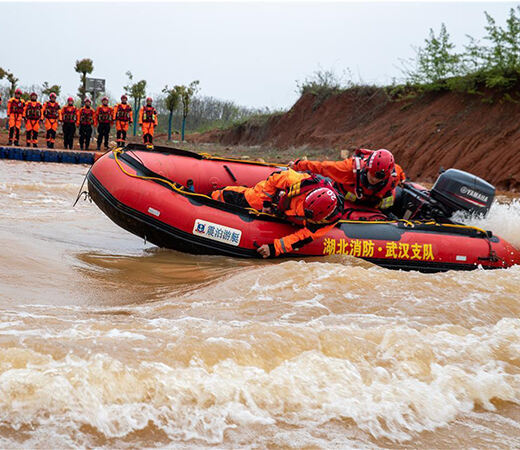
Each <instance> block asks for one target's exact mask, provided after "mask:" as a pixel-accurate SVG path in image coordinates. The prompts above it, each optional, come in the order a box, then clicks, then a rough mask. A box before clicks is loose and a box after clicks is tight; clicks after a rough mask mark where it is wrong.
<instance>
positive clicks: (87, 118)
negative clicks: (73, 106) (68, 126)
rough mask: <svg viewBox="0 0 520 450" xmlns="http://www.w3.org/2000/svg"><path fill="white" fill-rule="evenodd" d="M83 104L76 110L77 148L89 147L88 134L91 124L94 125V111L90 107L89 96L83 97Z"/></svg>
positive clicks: (89, 133)
mask: <svg viewBox="0 0 520 450" xmlns="http://www.w3.org/2000/svg"><path fill="white" fill-rule="evenodd" d="M84 103H85V106H83V108H81V109H80V110H79V112H78V121H77V122H76V125H77V126H78V127H79V148H80V149H81V150H83V149H85V150H88V149H89V145H90V136H92V126H96V125H97V122H96V112H95V111H94V109H93V108H92V107H91V105H92V102H91V101H90V99H89V98H86V99H85V102H84Z"/></svg>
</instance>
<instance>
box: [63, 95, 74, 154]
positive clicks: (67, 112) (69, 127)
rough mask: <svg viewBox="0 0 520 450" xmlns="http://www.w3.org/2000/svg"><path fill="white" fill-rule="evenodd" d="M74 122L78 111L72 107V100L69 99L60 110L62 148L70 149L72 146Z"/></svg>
mask: <svg viewBox="0 0 520 450" xmlns="http://www.w3.org/2000/svg"><path fill="white" fill-rule="evenodd" d="M76 120H78V110H77V108H76V107H75V106H74V99H73V98H72V97H69V98H68V99H67V104H66V105H65V106H64V107H63V108H61V111H60V121H61V123H62V125H61V127H62V129H63V146H64V147H65V148H68V149H71V150H72V147H73V146H74V134H75V133H76Z"/></svg>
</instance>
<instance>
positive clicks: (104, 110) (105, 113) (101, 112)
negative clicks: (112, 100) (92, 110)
mask: <svg viewBox="0 0 520 450" xmlns="http://www.w3.org/2000/svg"><path fill="white" fill-rule="evenodd" d="M111 110H112V108H110V107H109V106H99V107H98V122H99V123H110V122H111V121H112V114H111V112H112V111H111Z"/></svg>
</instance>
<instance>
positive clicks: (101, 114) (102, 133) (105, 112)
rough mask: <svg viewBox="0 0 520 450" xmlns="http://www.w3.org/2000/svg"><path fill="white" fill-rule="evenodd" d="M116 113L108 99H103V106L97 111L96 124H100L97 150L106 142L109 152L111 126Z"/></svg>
mask: <svg viewBox="0 0 520 450" xmlns="http://www.w3.org/2000/svg"><path fill="white" fill-rule="evenodd" d="M113 115H114V113H113V111H112V108H111V107H110V106H108V97H103V98H102V99H101V105H100V106H98V108H97V110H96V122H97V124H98V129H97V131H98V137H97V149H98V150H100V149H101V142H102V141H103V139H104V140H105V149H107V150H108V136H109V134H110V126H111V125H112V117H113Z"/></svg>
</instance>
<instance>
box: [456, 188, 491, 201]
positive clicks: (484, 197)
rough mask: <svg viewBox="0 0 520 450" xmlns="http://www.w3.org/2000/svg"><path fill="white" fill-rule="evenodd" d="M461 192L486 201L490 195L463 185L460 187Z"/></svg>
mask: <svg viewBox="0 0 520 450" xmlns="http://www.w3.org/2000/svg"><path fill="white" fill-rule="evenodd" d="M460 193H461V194H463V195H469V196H470V197H473V198H476V199H477V200H480V201H482V202H486V203H487V201H488V200H489V197H488V196H487V195H484V194H481V193H480V192H477V191H474V190H473V189H470V188H469V187H467V186H462V187H461V188H460Z"/></svg>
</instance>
